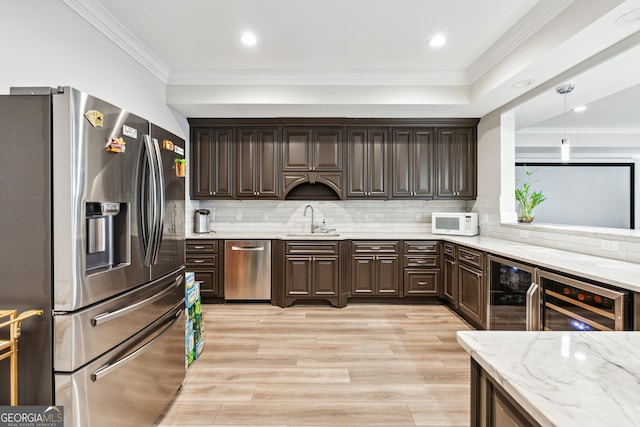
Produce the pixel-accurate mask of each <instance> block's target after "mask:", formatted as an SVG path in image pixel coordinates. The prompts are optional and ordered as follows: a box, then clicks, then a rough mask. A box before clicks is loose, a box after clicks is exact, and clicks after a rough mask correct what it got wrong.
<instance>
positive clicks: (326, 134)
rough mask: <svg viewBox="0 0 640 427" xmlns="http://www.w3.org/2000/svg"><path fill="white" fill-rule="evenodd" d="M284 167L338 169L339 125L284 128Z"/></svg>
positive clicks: (340, 147) (340, 157)
mask: <svg viewBox="0 0 640 427" xmlns="http://www.w3.org/2000/svg"><path fill="white" fill-rule="evenodd" d="M282 139H283V140H282V158H283V165H282V170H283V171H318V172H322V171H341V170H342V144H341V142H342V128H316V129H312V128H287V127H285V128H284V129H283V138H282Z"/></svg>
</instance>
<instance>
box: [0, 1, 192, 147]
mask: <svg viewBox="0 0 640 427" xmlns="http://www.w3.org/2000/svg"><path fill="white" fill-rule="evenodd" d="M0 39H1V40H2V50H1V52H0V53H1V54H2V59H1V61H2V66H1V68H0V93H1V94H8V93H9V88H10V87H12V86H53V87H55V86H73V87H76V88H78V89H80V90H82V91H85V92H88V93H90V94H91V95H93V96H97V97H99V98H102V99H104V100H105V101H108V102H111V103H112V104H116V105H118V106H120V107H121V108H124V109H127V110H129V111H131V112H133V113H135V114H137V115H139V116H142V117H144V118H146V119H148V120H150V121H152V122H154V123H156V124H157V125H159V126H161V127H163V128H165V129H167V130H169V131H171V132H173V133H175V134H177V135H178V136H180V137H182V138H184V139H187V137H188V135H189V124H188V123H187V120H186V118H185V117H184V116H182V115H181V114H179V113H177V112H176V111H175V110H173V109H171V108H170V107H168V106H167V105H166V102H165V98H166V90H165V84H164V83H163V82H162V81H160V80H159V79H158V78H156V77H155V76H154V75H153V74H152V73H150V72H149V71H147V70H146V69H145V68H144V67H142V66H141V65H140V64H139V63H138V62H136V61H135V60H134V59H133V58H131V57H130V56H129V55H128V54H126V53H125V52H124V51H123V50H121V49H120V48H119V47H118V46H117V45H115V44H114V43H113V42H112V41H111V40H109V39H108V38H107V37H105V36H104V35H103V34H102V33H100V32H99V31H98V30H97V29H95V28H94V27H93V26H92V25H90V24H89V23H88V22H87V21H86V20H85V19H84V18H82V17H80V16H79V15H78V14H77V13H76V12H74V11H73V10H71V9H70V8H69V7H68V6H66V5H65V4H64V3H63V2H62V1H60V0H10V1H3V2H2V13H0Z"/></svg>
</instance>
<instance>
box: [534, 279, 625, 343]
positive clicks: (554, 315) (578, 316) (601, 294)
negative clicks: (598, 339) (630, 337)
mask: <svg viewBox="0 0 640 427" xmlns="http://www.w3.org/2000/svg"><path fill="white" fill-rule="evenodd" d="M537 282H538V284H539V285H540V287H541V289H543V293H542V327H543V330H545V331H623V330H629V329H631V324H630V318H631V296H630V292H628V291H625V290H614V289H608V288H603V287H601V286H597V285H596V284H592V283H586V282H584V281H580V280H576V279H572V278H569V277H566V276H561V275H559V274H555V273H552V272H548V271H542V270H538V272H537Z"/></svg>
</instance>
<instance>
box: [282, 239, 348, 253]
mask: <svg viewBox="0 0 640 427" xmlns="http://www.w3.org/2000/svg"><path fill="white" fill-rule="evenodd" d="M286 251H287V253H288V254H323V255H338V254H339V242H315V241H314V242H307V241H298V242H287V243H286Z"/></svg>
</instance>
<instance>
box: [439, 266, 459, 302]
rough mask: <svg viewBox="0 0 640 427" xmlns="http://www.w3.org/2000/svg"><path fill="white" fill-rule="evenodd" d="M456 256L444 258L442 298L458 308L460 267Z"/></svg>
mask: <svg viewBox="0 0 640 427" xmlns="http://www.w3.org/2000/svg"><path fill="white" fill-rule="evenodd" d="M456 267H457V262H456V260H455V258H449V257H446V256H445V257H444V258H443V259H442V281H443V283H442V298H444V299H445V300H446V301H448V302H449V303H451V305H453V307H454V308H456V309H457V308H458V269H457V268H456Z"/></svg>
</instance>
